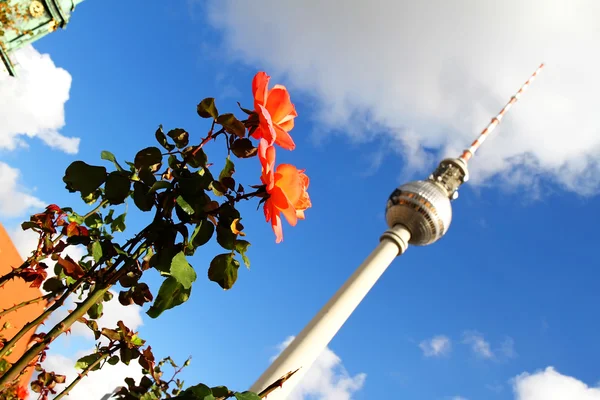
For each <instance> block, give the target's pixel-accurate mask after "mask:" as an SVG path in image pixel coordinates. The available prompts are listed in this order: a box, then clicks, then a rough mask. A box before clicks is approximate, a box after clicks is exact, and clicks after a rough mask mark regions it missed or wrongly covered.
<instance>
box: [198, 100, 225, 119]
mask: <svg viewBox="0 0 600 400" xmlns="http://www.w3.org/2000/svg"><path fill="white" fill-rule="evenodd" d="M196 110H197V111H198V115H199V116H201V117H202V118H214V119H217V117H218V116H219V112H218V111H217V107H216V106H215V99H214V98H212V97H208V98H206V99H204V100H202V101H201V102H200V103H199V104H198V107H196Z"/></svg>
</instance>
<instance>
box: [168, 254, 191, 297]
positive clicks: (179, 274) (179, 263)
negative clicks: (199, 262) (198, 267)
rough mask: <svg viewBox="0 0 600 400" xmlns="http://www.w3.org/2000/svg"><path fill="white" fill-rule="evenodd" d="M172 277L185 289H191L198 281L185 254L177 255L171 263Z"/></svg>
mask: <svg viewBox="0 0 600 400" xmlns="http://www.w3.org/2000/svg"><path fill="white" fill-rule="evenodd" d="M170 272H171V276H172V277H173V278H175V279H176V280H177V282H178V283H180V284H181V286H183V288H184V289H190V288H191V287H192V283H193V282H194V281H195V280H196V271H194V268H192V266H191V265H190V264H189V263H188V262H187V259H186V258H185V254H183V252H180V253H177V255H176V256H175V257H173V260H172V261H171V271H170Z"/></svg>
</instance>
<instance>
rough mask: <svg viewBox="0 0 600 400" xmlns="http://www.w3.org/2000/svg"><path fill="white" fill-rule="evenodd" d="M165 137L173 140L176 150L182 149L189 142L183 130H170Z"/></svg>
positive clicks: (188, 136)
mask: <svg viewBox="0 0 600 400" xmlns="http://www.w3.org/2000/svg"><path fill="white" fill-rule="evenodd" d="M167 135H168V136H169V137H170V138H171V139H173V141H174V142H175V145H176V146H177V148H178V149H182V148H184V147H185V146H187V145H188V143H189V142H190V135H189V134H188V133H187V132H186V131H185V129H181V128H176V129H171V130H170V131H169V133H167Z"/></svg>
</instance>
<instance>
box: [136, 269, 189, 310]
mask: <svg viewBox="0 0 600 400" xmlns="http://www.w3.org/2000/svg"><path fill="white" fill-rule="evenodd" d="M191 292H192V288H191V287H190V288H188V289H186V288H185V287H183V285H182V284H181V283H179V282H178V281H177V279H176V278H174V277H172V276H170V277H168V278H167V279H165V280H164V282H163V283H162V285H161V286H160V289H159V290H158V296H156V300H155V301H154V304H152V306H151V307H150V309H149V310H148V311H147V312H146V314H148V316H149V317H150V318H157V317H158V316H159V315H160V314H162V313H163V312H164V311H166V310H170V309H171V308H173V307H176V306H178V305H180V304H183V303H185V302H186V301H187V300H188V299H189V298H190V294H191Z"/></svg>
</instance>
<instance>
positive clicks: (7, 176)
mask: <svg viewBox="0 0 600 400" xmlns="http://www.w3.org/2000/svg"><path fill="white" fill-rule="evenodd" d="M1 112H2V111H0V113H1ZM1 129H2V128H0V130H1ZM20 174H21V173H20V171H19V170H18V169H16V168H12V167H10V166H9V165H8V164H6V163H3V162H1V161H0V187H1V188H2V190H0V216H3V217H17V216H21V215H23V214H24V213H25V212H27V211H29V210H30V209H32V208H43V207H45V206H46V204H44V202H43V201H42V200H40V199H38V198H37V197H35V196H33V195H31V194H29V193H27V190H26V189H25V188H23V187H22V186H21V185H20V184H19V177H20Z"/></svg>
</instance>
